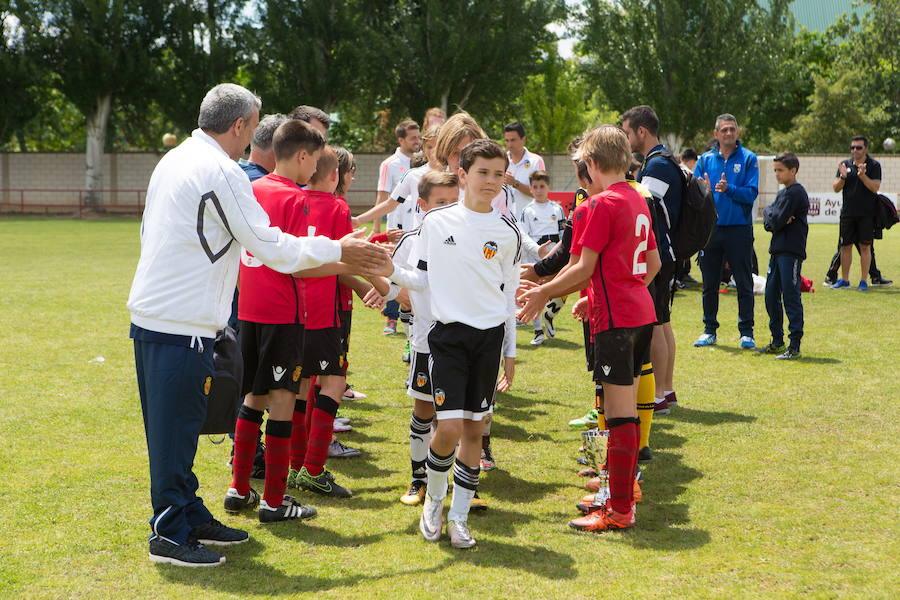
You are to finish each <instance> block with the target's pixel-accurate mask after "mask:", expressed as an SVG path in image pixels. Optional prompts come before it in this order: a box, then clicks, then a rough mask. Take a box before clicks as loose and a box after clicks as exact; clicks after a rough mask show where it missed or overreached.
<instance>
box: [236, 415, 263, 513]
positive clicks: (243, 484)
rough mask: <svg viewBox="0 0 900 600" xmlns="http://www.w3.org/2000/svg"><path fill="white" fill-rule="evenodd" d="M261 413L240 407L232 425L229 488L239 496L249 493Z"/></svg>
mask: <svg viewBox="0 0 900 600" xmlns="http://www.w3.org/2000/svg"><path fill="white" fill-rule="evenodd" d="M262 417H263V414H262V411H261V410H256V409H253V408H250V407H249V406H243V405H241V408H240V410H238V418H237V422H236V423H235V424H234V458H232V460H231V472H232V473H233V479H232V481H231V487H233V488H234V489H236V490H237V492H238V494H240V495H241V496H246V495H247V494H248V493H249V492H250V473H251V472H252V471H253V458H254V457H255V456H256V439H257V437H258V436H259V426H260V424H261V423H262Z"/></svg>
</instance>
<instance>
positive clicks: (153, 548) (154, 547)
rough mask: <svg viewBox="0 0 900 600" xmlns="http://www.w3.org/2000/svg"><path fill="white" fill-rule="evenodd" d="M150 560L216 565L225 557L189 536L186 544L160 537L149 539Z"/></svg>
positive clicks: (197, 565) (176, 564)
mask: <svg viewBox="0 0 900 600" xmlns="http://www.w3.org/2000/svg"><path fill="white" fill-rule="evenodd" d="M150 560H151V562H155V563H168V564H170V565H175V566H177V567H218V566H219V565H221V564H222V563H224V562H225V557H224V556H222V555H221V554H219V553H218V552H213V551H212V550H210V549H209V548H207V547H206V546H204V545H203V544H201V543H200V542H198V541H197V540H195V539H193V538H191V539H189V540H188V541H187V543H186V544H175V543H173V542H170V541H168V540H164V539H162V538H160V537H155V538H153V539H152V540H150Z"/></svg>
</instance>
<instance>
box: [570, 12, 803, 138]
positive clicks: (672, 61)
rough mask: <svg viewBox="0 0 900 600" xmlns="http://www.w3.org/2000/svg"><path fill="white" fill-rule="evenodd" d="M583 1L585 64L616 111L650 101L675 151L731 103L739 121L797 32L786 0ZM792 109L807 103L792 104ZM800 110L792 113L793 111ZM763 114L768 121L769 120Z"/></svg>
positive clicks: (772, 78) (769, 83)
mask: <svg viewBox="0 0 900 600" xmlns="http://www.w3.org/2000/svg"><path fill="white" fill-rule="evenodd" d="M768 4H769V8H768V9H763V8H761V7H760V6H759V4H758V3H757V2H756V0H614V1H609V0H585V3H584V6H583V10H582V14H581V22H582V23H583V25H582V26H581V27H580V28H579V29H578V36H579V39H580V42H579V44H578V50H579V52H580V54H581V55H582V56H583V57H584V59H585V60H584V65H583V68H584V72H585V74H586V76H587V77H588V78H589V81H592V82H595V84H596V85H597V86H598V87H599V88H600V89H601V90H602V92H603V94H604V95H605V97H606V99H607V100H608V101H609V103H610V105H611V106H612V107H613V108H615V109H616V110H627V109H628V108H629V107H631V106H634V105H638V104H649V105H650V106H652V107H653V108H654V109H655V110H656V112H657V113H658V114H659V117H660V121H661V123H662V127H661V130H662V133H663V137H664V139H665V140H666V142H667V143H668V144H669V146H670V147H671V148H672V149H673V150H678V149H679V148H680V147H681V145H682V144H683V143H684V141H686V140H693V139H696V138H698V137H699V136H701V134H702V133H703V132H708V131H710V130H711V129H712V126H713V123H714V119H715V116H716V115H717V114H720V113H724V112H729V113H732V114H735V115H736V116H737V117H738V120H739V121H741V120H743V119H744V117H745V116H746V115H748V114H749V112H750V109H751V108H753V109H754V110H755V112H757V113H758V112H759V111H758V110H757V109H758V107H759V106H760V98H761V96H763V95H764V94H765V92H766V90H769V89H771V88H777V86H778V85H779V84H780V83H781V82H783V79H780V80H779V79H777V76H778V75H779V72H778V70H777V69H776V68H775V67H776V65H777V64H778V62H779V61H780V60H782V57H783V55H784V53H785V52H786V51H787V49H788V48H789V47H790V42H791V39H792V33H793V31H792V28H793V23H792V19H791V17H790V13H789V12H788V10H787V4H788V2H787V0H772V1H771V2H769V3H768ZM792 109H793V110H799V109H800V107H797V106H794V107H792ZM791 116H793V115H791ZM764 117H767V115H762V116H757V119H758V120H762V123H761V124H760V126H763V127H765V126H768V123H766V120H765V118H764Z"/></svg>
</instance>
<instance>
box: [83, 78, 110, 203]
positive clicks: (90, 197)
mask: <svg viewBox="0 0 900 600" xmlns="http://www.w3.org/2000/svg"><path fill="white" fill-rule="evenodd" d="M111 108H112V94H104V95H102V96H97V105H96V108H95V109H94V112H92V113H91V114H89V115H88V116H87V144H86V148H85V175H84V190H85V194H84V201H85V204H90V205H94V206H98V205H99V204H100V203H101V197H100V194H99V192H97V190H99V189H100V188H101V187H102V184H103V150H104V148H105V146H106V125H107V123H109V113H110V109H111Z"/></svg>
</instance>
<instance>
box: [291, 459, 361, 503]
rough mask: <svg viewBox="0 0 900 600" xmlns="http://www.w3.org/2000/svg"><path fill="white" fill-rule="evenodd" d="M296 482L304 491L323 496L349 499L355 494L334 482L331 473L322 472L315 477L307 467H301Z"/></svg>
mask: <svg viewBox="0 0 900 600" xmlns="http://www.w3.org/2000/svg"><path fill="white" fill-rule="evenodd" d="M295 481H296V482H297V484H298V485H299V486H300V487H302V488H303V489H304V490H309V491H310V492H315V493H317V494H320V495H322V496H331V497H333V498H349V497H350V496H352V495H353V492H351V491H350V490H348V489H347V488H345V487H342V486H340V485H338V484H336V483H335V482H334V475H332V474H331V471H322V472H321V473H319V474H318V475H316V476H315V477H313V476H312V475H310V474H309V471H307V470H306V467H301V468H300V471H299V472H298V473H297V478H296V480H295Z"/></svg>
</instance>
